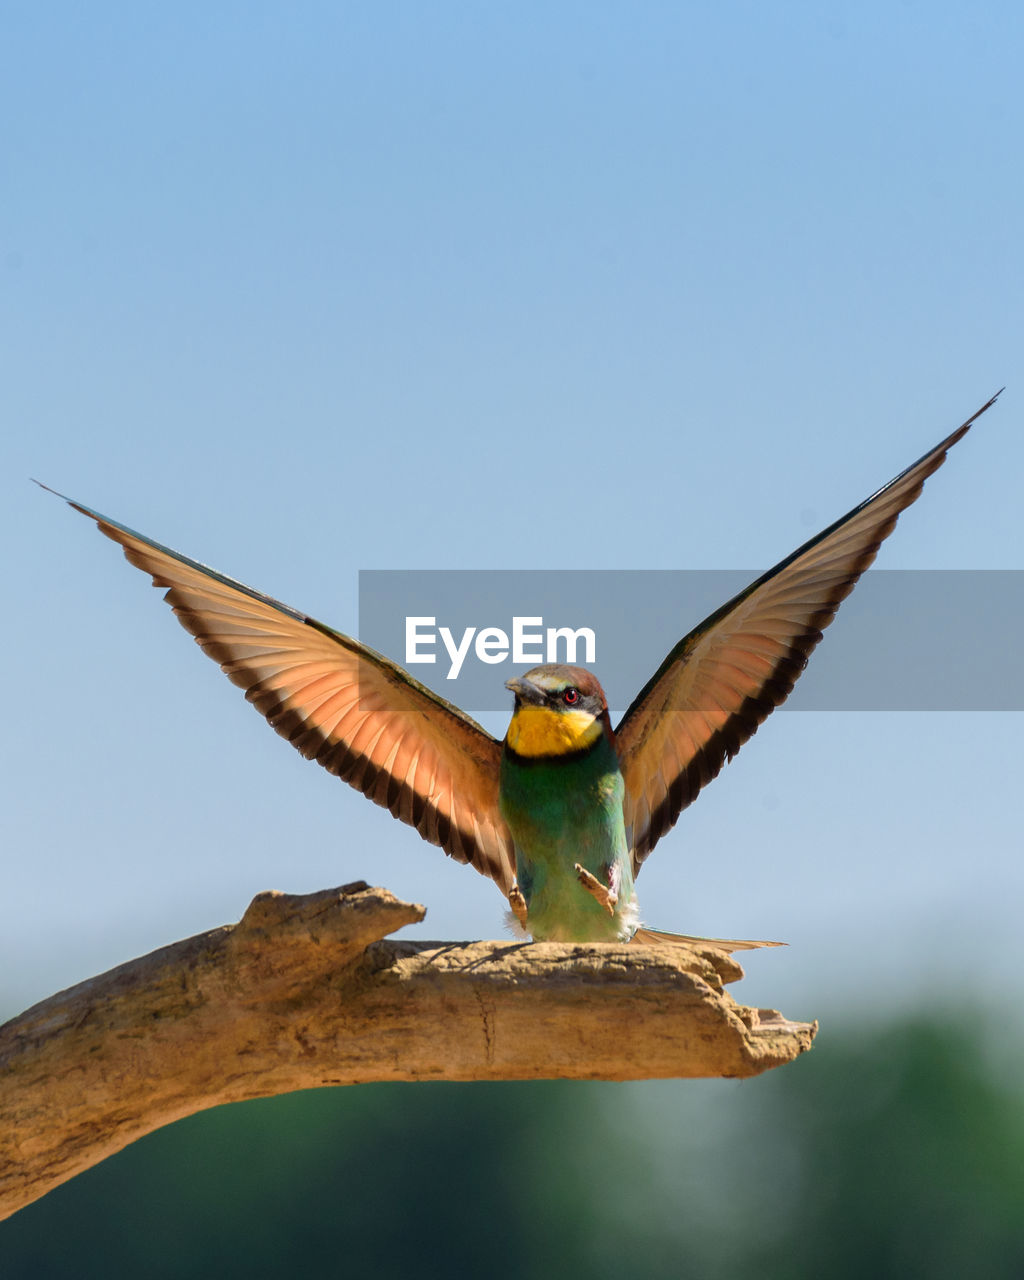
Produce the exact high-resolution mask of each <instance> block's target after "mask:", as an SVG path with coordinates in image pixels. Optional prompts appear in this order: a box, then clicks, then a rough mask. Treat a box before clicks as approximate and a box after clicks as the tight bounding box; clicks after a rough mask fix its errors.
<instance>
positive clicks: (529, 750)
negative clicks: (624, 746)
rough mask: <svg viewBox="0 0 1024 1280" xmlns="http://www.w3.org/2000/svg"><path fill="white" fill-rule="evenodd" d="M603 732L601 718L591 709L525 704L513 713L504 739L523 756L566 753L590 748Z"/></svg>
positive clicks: (561, 754) (560, 754)
mask: <svg viewBox="0 0 1024 1280" xmlns="http://www.w3.org/2000/svg"><path fill="white" fill-rule="evenodd" d="M600 733H601V721H600V720H598V719H597V718H596V717H595V716H592V715H591V714H590V712H589V711H573V710H571V709H568V708H567V709H566V710H565V711H552V710H551V709H550V708H549V707H533V706H525V707H520V708H519V710H518V711H516V713H515V714H514V715H513V717H512V720H511V723H510V724H509V726H508V733H506V734H505V741H506V742H507V743H508V745H509V746H510V747H511V748H512V750H513V751H514V752H515V753H516V754H517V755H520V756H563V755H568V754H569V753H570V752H572V751H582V750H583V748H584V747H589V746H590V744H591V743H592V742H594V741H596V739H597V738H598V737H599V735H600Z"/></svg>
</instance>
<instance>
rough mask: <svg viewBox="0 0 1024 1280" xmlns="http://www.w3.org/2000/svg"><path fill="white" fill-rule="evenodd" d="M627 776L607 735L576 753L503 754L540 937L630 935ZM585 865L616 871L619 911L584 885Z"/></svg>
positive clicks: (523, 883)
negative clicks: (527, 756)
mask: <svg viewBox="0 0 1024 1280" xmlns="http://www.w3.org/2000/svg"><path fill="white" fill-rule="evenodd" d="M622 800H623V781H622V774H621V773H620V771H619V764H618V759H617V757H616V755H615V752H614V750H613V749H612V748H611V746H610V745H609V744H608V743H607V741H606V740H604V739H602V740H601V741H599V742H598V743H596V744H595V746H594V747H593V748H592V749H591V750H589V751H585V752H582V753H580V754H578V755H573V756H568V757H563V758H559V757H553V758H533V759H525V760H524V759H523V758H521V757H519V756H517V755H515V753H513V752H511V751H509V750H507V749H506V751H505V752H504V755H503V758H502V765H501V783H500V804H501V812H502V816H503V817H504V819H505V821H506V822H507V824H508V827H509V830H510V831H511V833H512V839H513V841H514V842H515V849H516V878H517V882H518V884H519V888H520V889H521V890H522V893H523V895H524V897H525V898H526V902H527V906H528V912H529V914H528V927H529V929H530V932H531V933H532V934H533V936H534V937H535V938H548V939H552V940H562V941H573V940H576V939H578V938H588V939H589V940H592V941H597V940H599V939H600V936H601V935H606V936H607V938H608V939H609V940H611V939H614V938H619V937H624V936H626V937H628V936H629V934H630V932H631V931H632V927H633V922H632V920H631V919H630V921H629V922H627V920H626V913H627V909H629V910H632V903H633V878H632V870H631V867H630V860H629V854H628V850H627V848H626V833H625V827H624V824H623V817H622ZM576 863H580V864H581V865H582V866H584V867H586V869H587V870H588V871H590V872H591V873H592V874H593V875H595V876H596V877H597V878H598V879H599V880H601V881H602V883H604V882H605V881H606V880H607V876H608V872H609V869H610V868H612V867H613V866H614V867H617V868H618V873H619V875H620V876H621V877H622V887H623V890H624V892H623V893H622V895H621V900H622V910H620V911H617V912H616V913H615V914H614V915H609V913H608V912H607V911H605V910H604V909H603V908H602V907H600V906H599V905H598V904H597V903H596V902H595V901H594V899H593V898H592V897H591V896H590V895H589V894H588V893H587V892H586V891H585V890H584V889H583V888H582V886H581V885H580V883H579V878H578V875H577V873H576V871H575V870H574V866H575V864H576Z"/></svg>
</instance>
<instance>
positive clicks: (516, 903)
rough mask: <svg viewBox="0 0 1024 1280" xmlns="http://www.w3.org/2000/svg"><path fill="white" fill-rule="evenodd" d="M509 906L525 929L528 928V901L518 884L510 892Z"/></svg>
mask: <svg viewBox="0 0 1024 1280" xmlns="http://www.w3.org/2000/svg"><path fill="white" fill-rule="evenodd" d="M508 905H509V906H510V907H511V908H512V914H513V915H514V916H515V918H516V919H517V920H518V921H519V923H520V925H521V926H522V928H523V929H525V928H526V899H525V898H524V897H523V891H522V889H520V887H519V886H518V885H517V884H514V885H513V886H512V888H511V889H509V891H508Z"/></svg>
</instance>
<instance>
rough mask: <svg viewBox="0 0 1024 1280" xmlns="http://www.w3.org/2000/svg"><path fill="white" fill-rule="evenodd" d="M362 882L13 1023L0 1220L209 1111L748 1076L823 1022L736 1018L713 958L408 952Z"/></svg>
mask: <svg viewBox="0 0 1024 1280" xmlns="http://www.w3.org/2000/svg"><path fill="white" fill-rule="evenodd" d="M424 915H425V911H424V909H423V908H422V907H420V906H416V905H414V904H412V903H408V902H402V901H400V900H399V899H398V898H396V897H395V896H394V895H393V894H391V893H389V892H388V891H387V890H386V889H377V888H371V887H369V886H368V885H367V884H365V883H364V882H362V881H359V882H357V883H355V884H348V885H343V886H342V887H341V888H337V889H325V890H322V891H320V892H318V893H310V894H302V895H295V894H286V893H274V892H271V893H261V894H258V895H257V896H256V897H255V898H254V899H253V901H252V903H251V904H250V905H249V907H248V909H247V910H246V912H245V914H244V915H243V917H242V919H241V920H240V921H239V923H238V924H237V925H234V926H230V925H228V926H224V927H222V928H220V929H213V930H211V931H210V932H208V933H203V934H199V935H197V936H196V937H194V938H188V939H186V940H185V941H183V942H177V943H173V944H172V945H170V946H167V947H162V948H161V949H160V950H159V951H154V952H152V953H151V954H149V955H147V956H142V957H141V958H139V959H137V960H132V961H129V962H128V963H127V964H123V965H120V966H119V967H118V968H116V969H112V970H110V971H109V972H108V973H104V974H101V975H99V976H98V977H96V978H90V979H89V980H88V981H86V982H82V983H79V984H78V985H77V986H75V987H71V988H70V989H69V990H67V991H61V992H58V993H57V994H56V995H54V996H51V997H50V998H49V999H48V1000H44V1001H42V1003H40V1004H37V1005H35V1006H34V1007H33V1008H31V1009H29V1010H27V1011H26V1012H25V1013H23V1014H21V1015H20V1016H19V1017H17V1018H14V1019H13V1020H12V1021H10V1022H8V1023H6V1024H5V1025H4V1026H3V1027H0V1218H5V1217H8V1216H9V1215H10V1214H12V1213H14V1212H15V1211H16V1210H18V1209H19V1208H21V1207H23V1206H24V1205H26V1204H29V1203H31V1202H32V1201H33V1200H36V1199H38V1198H39V1197H40V1196H42V1195H45V1194H46V1192H47V1191H49V1190H51V1189H52V1188H53V1187H56V1186H58V1185H59V1184H60V1183H62V1182H65V1181H67V1179H69V1178H72V1177H74V1176H75V1174H77V1173H79V1172H81V1171H82V1170H84V1169H87V1168H89V1167H90V1166H91V1165H94V1164H96V1163H98V1162H99V1161H100V1160H103V1159H104V1158H105V1157H107V1156H109V1155H112V1154H113V1153H114V1152H116V1151H119V1150H121V1149H122V1148H123V1147H125V1146H127V1145H128V1144H129V1143H131V1142H134V1141H135V1140H136V1139H137V1138H140V1137H142V1136H143V1135H144V1134H146V1133H150V1132H151V1131H152V1130H154V1129H158V1128H160V1127H161V1126H162V1125H165V1124H169V1123H170V1122H171V1121H173V1120H178V1119H180V1118H181V1117H183V1116H187V1115H190V1114H192V1113H193V1112H196V1111H201V1110H204V1109H206V1108H208V1107H213V1106H218V1105H219V1104H221V1103H225V1102H236V1101H239V1100H240V1099H244V1098H258V1097H267V1096H269V1095H272V1094H279V1093H288V1092H291V1091H292V1090H296V1089H309V1088H314V1087H317V1086H321V1085H338V1084H360V1083H365V1082H367V1081H380V1080H540V1079H554V1078H561V1079H575V1080H641V1079H658V1078H660V1079H664V1078H671V1077H689V1078H693V1077H723V1076H725V1077H743V1076H753V1075H757V1074H759V1073H760V1072H762V1071H766V1070H768V1069H769V1068H771V1067H776V1066H780V1065H782V1064H783V1063H786V1062H791V1061H792V1060H793V1059H794V1058H796V1057H797V1056H798V1055H799V1054H801V1053H803V1052H804V1051H805V1050H806V1049H808V1048H810V1045H811V1041H812V1039H813V1037H814V1034H815V1031H816V1030H817V1024H816V1023H814V1024H808V1023H802V1022H790V1021H788V1020H787V1019H786V1018H784V1017H783V1016H782V1015H781V1014H780V1013H778V1012H777V1011H776V1010H773V1009H750V1008H745V1007H743V1006H742V1005H739V1004H737V1003H736V1002H735V1001H734V1000H733V999H732V997H731V996H730V995H729V994H728V993H727V992H726V991H725V990H724V985H725V984H726V983H729V982H735V981H737V980H738V979H739V978H741V977H742V976H743V970H742V969H741V968H740V966H739V965H738V964H737V963H736V961H735V960H734V959H733V958H732V957H731V956H730V955H727V954H726V953H725V952H723V951H718V950H716V949H715V948H714V947H711V946H705V945H701V946H697V945H694V946H686V945H675V946H640V945H637V944H635V943H628V944H627V943H594V944H587V945H581V944H568V943H551V942H541V943H523V942H461V943H439V942H399V941H394V940H391V939H389V938H388V935H389V934H391V933H393V932H394V931H395V930H396V929H400V928H401V927H402V926H403V925H407V924H415V923H418V922H419V921H421V920H422V919H423V918H424Z"/></svg>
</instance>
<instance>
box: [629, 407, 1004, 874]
mask: <svg viewBox="0 0 1024 1280" xmlns="http://www.w3.org/2000/svg"><path fill="white" fill-rule="evenodd" d="M998 394H999V393H998V392H996V396H997V395H998ZM996 396H993V397H992V399H991V400H989V401H988V403H987V404H984V405H982V407H981V408H980V409H979V410H978V412H977V413H975V414H973V415H972V416H971V417H970V418H968V420H967V421H966V422H965V423H964V424H963V426H961V427H959V428H958V429H957V430H956V431H954V432H953V434H952V435H951V436H948V437H947V438H946V439H945V440H943V441H942V443H941V444H938V445H936V446H935V448H934V449H932V450H931V452H929V453H926V454H925V455H924V457H923V458H921V459H920V461H918V462H915V463H914V465H913V466H911V467H908V468H907V470H906V471H904V472H902V473H901V474H900V475H898V476H897V477H896V479H895V480H891V481H890V482H889V483H888V484H887V485H885V487H884V488H882V489H879V490H878V492H877V493H875V494H873V495H872V496H871V497H870V498H868V499H867V501H866V502H862V503H861V504H860V506H859V507H855V508H854V509H853V510H852V511H851V512H850V513H849V514H848V515H845V516H843V518H842V519H841V520H837V521H836V522H835V524H832V525H829V527H828V528H827V529H825V530H824V531H823V532H821V533H819V534H818V536H817V537H815V538H812V539H811V540H810V541H809V542H805V543H804V545H803V546H802V547H799V548H798V549H797V550H796V551H794V552H793V554H792V555H790V556H787V557H786V559H785V560H783V561H782V562H781V563H780V564H777V565H776V566H775V568H774V569H770V570H769V571H768V572H767V573H766V574H764V575H763V576H762V577H760V578H758V579H757V581H756V582H754V583H752V584H751V585H750V586H749V587H747V588H746V590H745V591H742V592H740V594H739V595H738V596H736V597H734V598H733V599H732V600H730V601H729V602H728V603H727V604H724V605H723V606H722V607H721V608H720V609H718V610H717V611H716V612H715V613H713V614H712V615H711V616H710V617H709V618H706V619H705V620H704V621H703V622H702V623H701V624H700V626H699V627H697V628H696V629H695V630H693V631H691V632H690V634H689V635H688V636H686V637H684V639H682V640H680V642H679V643H678V644H677V645H676V646H675V648H674V649H673V650H672V652H671V653H670V654H669V655H668V657H667V658H666V659H665V661H664V662H663V663H662V664H661V666H660V667H659V668H658V670H657V671H656V672H655V673H654V675H653V676H652V677H651V679H650V680H649V681H648V682H647V684H646V685H645V686H644V688H643V689H642V690H641V691H640V693H639V694H638V695H637V697H636V699H635V700H634V702H633V705H632V706H631V707H630V708H629V710H628V711H627V712H626V714H625V716H624V717H623V719H622V723H621V724H620V725H619V727H618V729H616V731H615V736H616V741H617V744H618V751H619V758H620V763H621V767H622V774H623V778H624V779H625V784H626V800H625V818H626V834H627V838H628V839H629V841H630V847H631V849H632V852H633V865H634V870H637V869H639V866H640V864H641V863H642V862H643V860H644V859H645V858H646V857H647V855H648V854H649V853H650V851H651V850H652V849H653V848H654V846H655V845H656V844H657V842H658V840H659V839H660V838H661V837H662V836H663V835H664V834H665V832H666V831H668V830H669V829H670V828H671V827H672V826H673V824H674V823H675V821H676V819H677V818H678V817H679V814H680V813H681V811H682V810H683V809H684V808H685V807H686V806H687V805H688V804H690V803H691V802H692V801H693V800H694V799H696V796H697V794H698V792H699V791H700V789H701V787H703V786H704V785H705V784H706V783H708V782H710V781H711V779H712V778H714V777H715V776H716V775H717V774H718V772H719V770H720V769H721V768H722V765H723V764H725V762H726V761H727V760H730V759H732V757H733V756H734V755H735V754H736V752H737V751H738V750H739V749H740V747H741V746H742V745H743V743H744V742H746V740H747V739H748V738H749V737H750V736H751V734H752V733H754V731H755V730H756V729H757V727H758V725H760V724H761V722H762V721H763V720H764V719H765V717H766V716H768V715H769V713H770V712H771V711H773V710H774V709H775V708H776V707H777V706H778V705H779V704H780V703H781V702H783V701H785V699H786V697H787V696H788V695H789V693H790V691H791V690H792V688H793V685H794V683H795V681H796V679H797V677H798V676H799V675H800V672H801V671H803V669H804V667H805V666H806V665H807V659H808V657H809V656H810V654H811V651H812V650H813V649H814V646H815V645H816V644H817V643H818V641H819V640H820V639H821V633H822V631H823V630H824V629H825V627H827V626H828V624H829V623H830V622H831V621H832V619H833V618H834V617H835V614H836V610H837V609H838V608H839V604H840V602H841V601H842V600H843V599H844V598H845V597H846V596H847V595H849V593H850V592H851V591H852V590H853V588H854V585H855V584H856V582H857V579H858V578H859V577H860V575H861V574H862V573H863V572H864V570H865V569H866V568H867V567H868V565H869V564H870V563H871V562H872V560H874V558H875V554H876V552H877V551H878V548H879V546H880V545H881V544H882V542H884V541H885V539H886V538H887V537H888V536H889V534H890V533H892V531H893V529H894V528H895V526H896V520H897V518H898V516H899V514H900V512H901V511H903V510H904V508H905V507H909V506H910V504H911V503H912V502H913V501H914V500H915V499H916V498H917V496H918V494H920V492H921V489H922V487H923V485H924V482H925V480H927V478H928V477H929V476H930V475H931V474H932V472H934V471H937V470H938V468H939V467H941V466H942V464H943V462H944V461H945V458H946V451H947V450H948V449H950V448H951V447H952V446H953V445H954V444H956V442H957V441H958V440H959V439H960V438H961V436H963V435H964V434H965V433H966V431H967V429H968V427H970V425H971V423H972V422H974V420H975V419H976V418H978V417H979V416H980V415H981V414H982V413H984V412H985V410H986V409H988V408H989V407H990V406H991V405H992V404H993V403H994V402H995V399H996Z"/></svg>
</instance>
